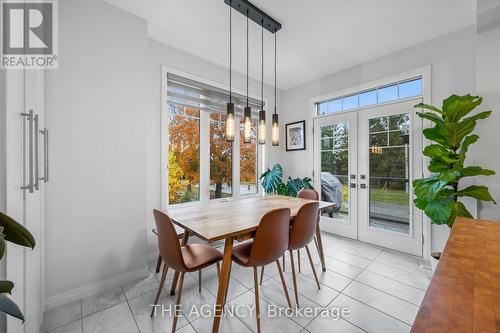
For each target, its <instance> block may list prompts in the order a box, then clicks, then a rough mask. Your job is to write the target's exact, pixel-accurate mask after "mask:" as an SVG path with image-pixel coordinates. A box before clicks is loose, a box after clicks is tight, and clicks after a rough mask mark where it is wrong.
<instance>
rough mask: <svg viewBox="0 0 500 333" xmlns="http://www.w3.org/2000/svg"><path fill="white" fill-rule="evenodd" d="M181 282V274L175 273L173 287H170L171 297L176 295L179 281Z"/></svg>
mask: <svg viewBox="0 0 500 333" xmlns="http://www.w3.org/2000/svg"><path fill="white" fill-rule="evenodd" d="M178 280H179V272H178V271H175V273H174V278H173V280H172V286H171V287H170V296H174V295H175V288H176V287H177V281H178Z"/></svg>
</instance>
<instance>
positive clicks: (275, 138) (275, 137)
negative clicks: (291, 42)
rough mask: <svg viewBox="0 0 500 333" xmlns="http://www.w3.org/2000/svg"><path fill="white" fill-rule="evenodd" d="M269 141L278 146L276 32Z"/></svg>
mask: <svg viewBox="0 0 500 333" xmlns="http://www.w3.org/2000/svg"><path fill="white" fill-rule="evenodd" d="M271 141H272V144H273V146H279V145H280V125H279V122H278V113H277V112H276V32H274V113H273V122H272V125H271Z"/></svg>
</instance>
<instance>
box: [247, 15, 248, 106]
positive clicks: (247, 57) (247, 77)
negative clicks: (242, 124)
mask: <svg viewBox="0 0 500 333" xmlns="http://www.w3.org/2000/svg"><path fill="white" fill-rule="evenodd" d="M247 107H248V10H247Z"/></svg>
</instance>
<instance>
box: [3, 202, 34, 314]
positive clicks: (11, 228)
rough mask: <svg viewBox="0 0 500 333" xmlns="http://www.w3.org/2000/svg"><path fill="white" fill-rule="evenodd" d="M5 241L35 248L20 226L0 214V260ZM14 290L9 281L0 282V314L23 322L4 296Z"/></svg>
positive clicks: (31, 236) (14, 306)
mask: <svg viewBox="0 0 500 333" xmlns="http://www.w3.org/2000/svg"><path fill="white" fill-rule="evenodd" d="M5 241H8V242H11V243H14V244H18V245H21V246H24V247H30V248H32V249H33V248H34V247H35V238H34V237H33V235H32V234H31V233H30V232H29V231H28V230H27V229H26V228H25V227H23V226H22V225H21V224H19V223H18V222H16V221H15V220H14V219H12V218H11V217H10V216H7V215H5V214H4V213H2V212H0V259H2V258H3V255H4V252H5ZM12 288H14V283H12V282H11V281H0V312H3V313H6V314H8V315H11V316H13V317H16V318H18V319H20V320H22V321H23V322H24V316H23V314H22V312H21V310H19V307H18V306H17V305H16V303H14V302H13V301H12V300H11V299H9V298H8V297H7V296H6V295H5V294H10V293H11V292H12Z"/></svg>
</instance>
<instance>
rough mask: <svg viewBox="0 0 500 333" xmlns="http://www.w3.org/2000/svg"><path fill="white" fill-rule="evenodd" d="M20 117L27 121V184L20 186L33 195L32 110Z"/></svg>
mask: <svg viewBox="0 0 500 333" xmlns="http://www.w3.org/2000/svg"><path fill="white" fill-rule="evenodd" d="M21 116H23V117H25V118H26V119H28V184H27V185H23V186H21V189H23V190H28V191H29V193H33V188H34V186H33V122H34V116H33V110H29V112H23V113H21Z"/></svg>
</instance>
